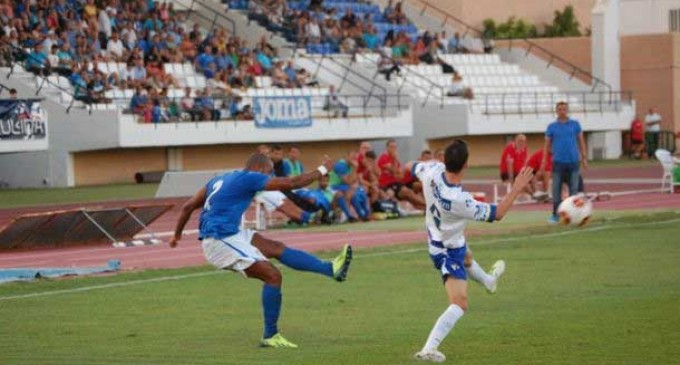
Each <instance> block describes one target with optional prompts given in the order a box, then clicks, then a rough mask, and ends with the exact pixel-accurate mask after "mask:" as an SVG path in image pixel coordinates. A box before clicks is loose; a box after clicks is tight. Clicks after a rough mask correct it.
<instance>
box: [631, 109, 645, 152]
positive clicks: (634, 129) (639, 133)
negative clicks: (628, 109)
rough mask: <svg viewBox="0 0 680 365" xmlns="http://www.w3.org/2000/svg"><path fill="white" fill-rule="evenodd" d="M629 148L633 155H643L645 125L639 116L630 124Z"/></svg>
mask: <svg viewBox="0 0 680 365" xmlns="http://www.w3.org/2000/svg"><path fill="white" fill-rule="evenodd" d="M630 150H631V152H632V155H633V157H635V158H637V159H640V158H643V157H644V153H645V152H644V150H645V125H644V123H642V120H641V119H640V117H639V116H636V117H635V120H633V122H632V123H631V124H630Z"/></svg>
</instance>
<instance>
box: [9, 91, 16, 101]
mask: <svg viewBox="0 0 680 365" xmlns="http://www.w3.org/2000/svg"><path fill="white" fill-rule="evenodd" d="M9 98H10V99H16V98H17V89H14V88H12V89H9Z"/></svg>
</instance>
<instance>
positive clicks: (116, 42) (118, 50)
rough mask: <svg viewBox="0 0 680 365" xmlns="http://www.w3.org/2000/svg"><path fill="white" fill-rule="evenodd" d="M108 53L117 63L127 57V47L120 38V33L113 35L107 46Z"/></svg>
mask: <svg viewBox="0 0 680 365" xmlns="http://www.w3.org/2000/svg"><path fill="white" fill-rule="evenodd" d="M106 51H107V52H108V55H109V57H110V58H112V59H114V60H116V61H122V60H123V57H124V56H125V47H123V42H122V41H121V40H120V39H119V38H118V32H113V33H111V39H109V42H108V43H107V44H106Z"/></svg>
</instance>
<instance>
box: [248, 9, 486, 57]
mask: <svg viewBox="0 0 680 365" xmlns="http://www.w3.org/2000/svg"><path fill="white" fill-rule="evenodd" d="M348 4H349V5H348ZM249 12H250V16H251V18H254V19H257V20H260V21H261V22H262V23H264V25H265V26H267V27H268V28H270V29H272V30H279V31H281V32H283V33H284V34H285V35H287V36H288V38H289V39H291V40H293V41H295V42H296V43H297V45H298V46H299V47H306V48H307V50H308V51H310V52H312V53H334V52H342V53H352V54H354V53H356V52H363V51H376V52H385V53H386V54H388V55H389V56H390V57H392V58H394V59H396V60H399V61H400V62H403V63H406V64H418V63H420V62H424V63H427V64H432V63H434V62H436V61H437V53H438V52H443V53H470V52H472V53H477V52H484V51H490V48H491V43H490V41H488V42H482V40H481V39H479V38H474V37H471V36H469V35H468V34H467V33H466V35H465V36H463V37H461V35H460V33H459V32H456V33H455V34H454V35H453V36H448V35H447V33H446V31H441V32H430V31H425V32H423V33H421V34H418V29H417V28H416V27H415V26H414V25H413V24H412V23H411V21H410V20H409V19H408V17H407V16H406V14H405V12H404V10H403V2H401V1H399V2H396V3H394V2H393V0H389V1H388V4H387V6H386V7H385V8H384V9H383V10H382V11H381V10H380V8H379V7H378V6H377V5H374V4H371V2H370V1H363V0H358V1H354V2H353V1H347V2H342V3H336V2H323V1H311V2H309V4H308V5H307V4H306V3H304V2H297V1H286V0H253V1H251V2H250V9H249ZM326 51H328V52H326Z"/></svg>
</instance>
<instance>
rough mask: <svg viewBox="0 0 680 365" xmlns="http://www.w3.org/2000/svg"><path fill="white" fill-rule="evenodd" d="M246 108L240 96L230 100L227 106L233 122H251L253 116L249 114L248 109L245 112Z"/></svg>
mask: <svg viewBox="0 0 680 365" xmlns="http://www.w3.org/2000/svg"><path fill="white" fill-rule="evenodd" d="M245 107H246V106H245V105H243V98H242V97H240V96H238V95H237V96H235V97H233V98H232V99H231V102H230V104H229V116H230V117H231V118H232V119H235V120H252V119H253V115H252V113H249V109H250V108H248V110H246V108H245Z"/></svg>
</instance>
